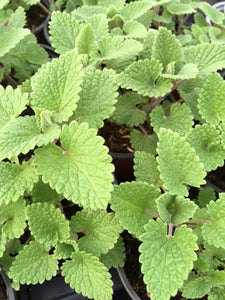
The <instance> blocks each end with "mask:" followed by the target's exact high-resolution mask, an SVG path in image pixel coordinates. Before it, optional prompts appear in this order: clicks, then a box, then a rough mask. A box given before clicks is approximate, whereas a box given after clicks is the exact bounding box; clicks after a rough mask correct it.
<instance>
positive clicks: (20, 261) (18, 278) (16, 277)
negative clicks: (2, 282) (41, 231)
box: [8, 241, 58, 284]
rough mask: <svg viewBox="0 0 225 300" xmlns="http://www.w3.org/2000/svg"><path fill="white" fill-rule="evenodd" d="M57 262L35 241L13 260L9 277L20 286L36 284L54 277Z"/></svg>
mask: <svg viewBox="0 0 225 300" xmlns="http://www.w3.org/2000/svg"><path fill="white" fill-rule="evenodd" d="M57 269H58V261H57V259H56V258H55V257H54V256H53V255H49V254H48V251H46V248H45V246H43V245H41V244H39V243H38V242H37V241H32V242H30V244H29V245H26V246H24V248H23V250H21V251H20V252H19V254H18V255H17V256H16V259H15V260H14V262H13V264H12V266H11V268H10V271H9V274H8V275H9V277H10V278H11V279H13V281H15V282H19V283H21V284H37V283H43V282H44V281H45V280H50V279H51V278H52V277H53V276H55V275H56V272H57Z"/></svg>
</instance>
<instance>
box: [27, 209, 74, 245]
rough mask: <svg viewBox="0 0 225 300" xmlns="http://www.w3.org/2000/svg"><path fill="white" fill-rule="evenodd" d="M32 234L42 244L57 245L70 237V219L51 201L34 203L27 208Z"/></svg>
mask: <svg viewBox="0 0 225 300" xmlns="http://www.w3.org/2000/svg"><path fill="white" fill-rule="evenodd" d="M26 213H27V218H28V223H29V229H30V231H31V234H32V236H33V237H34V238H35V239H36V240H37V241H38V242H39V243H41V244H44V245H46V246H47V247H49V246H55V245H56V244H57V242H65V241H66V240H67V239H68V238H69V230H70V229H69V221H67V220H66V219H65V217H64V215H63V214H62V213H61V211H60V209H59V208H55V206H54V205H53V204H49V203H33V204H31V205H29V206H28V207H27V209H26Z"/></svg>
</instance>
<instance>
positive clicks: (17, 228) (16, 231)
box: [0, 198, 26, 239]
mask: <svg viewBox="0 0 225 300" xmlns="http://www.w3.org/2000/svg"><path fill="white" fill-rule="evenodd" d="M0 224H3V228H2V232H3V234H4V235H5V236H6V237H8V238H10V239H13V238H19V237H20V236H21V235H22V234H23V232H24V228H25V227H26V215H25V201H24V200H23V199H22V198H20V199H19V200H17V201H16V202H13V203H12V202H10V203H8V204H3V205H1V211H0Z"/></svg>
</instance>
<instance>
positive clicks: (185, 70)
mask: <svg viewBox="0 0 225 300" xmlns="http://www.w3.org/2000/svg"><path fill="white" fill-rule="evenodd" d="M198 71H199V70H198V68H197V66H196V65H195V64H191V63H190V64H186V65H184V66H183V67H182V68H181V69H180V70H179V72H178V73H176V74H170V73H167V72H166V73H163V74H161V75H160V76H161V77H163V78H168V79H172V80H185V79H191V78H195V77H196V75H197V74H198Z"/></svg>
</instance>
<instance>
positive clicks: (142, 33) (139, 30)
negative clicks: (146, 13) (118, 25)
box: [123, 21, 148, 39]
mask: <svg viewBox="0 0 225 300" xmlns="http://www.w3.org/2000/svg"><path fill="white" fill-rule="evenodd" d="M123 30H124V31H125V33H126V35H127V36H129V37H131V38H136V39H144V38H145V37H146V36H147V33H148V32H147V30H146V28H145V26H144V25H142V24H141V23H139V22H137V21H127V22H125V23H124V26H123Z"/></svg>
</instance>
